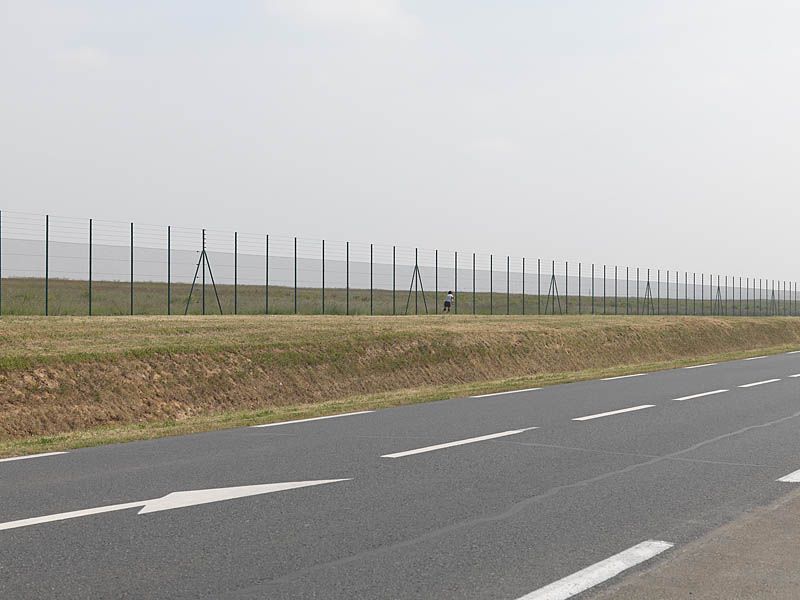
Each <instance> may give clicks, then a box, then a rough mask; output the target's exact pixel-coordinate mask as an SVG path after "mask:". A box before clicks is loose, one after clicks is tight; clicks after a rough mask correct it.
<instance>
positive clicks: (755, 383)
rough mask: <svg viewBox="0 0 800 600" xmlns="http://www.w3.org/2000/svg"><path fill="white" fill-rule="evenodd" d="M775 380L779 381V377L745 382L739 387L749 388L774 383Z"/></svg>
mask: <svg viewBox="0 0 800 600" xmlns="http://www.w3.org/2000/svg"><path fill="white" fill-rule="evenodd" d="M776 381H780V379H765V380H764V381H755V382H753V383H745V384H744V385H740V386H739V387H740V388H751V387H756V386H757V385H765V384H767V383H775V382H776Z"/></svg>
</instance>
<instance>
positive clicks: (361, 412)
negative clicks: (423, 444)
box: [252, 410, 375, 427]
mask: <svg viewBox="0 0 800 600" xmlns="http://www.w3.org/2000/svg"><path fill="white" fill-rule="evenodd" d="M371 412H375V411H374V410H360V411H358V412H350V413H342V414H339V415H328V416H327V417H311V418H310V419H297V420H295V421H278V422H277V423H264V424H263V425H253V426H252V427H277V426H278V425H291V424H292V423H307V422H309V421H322V420H323V419H338V418H339V417H352V416H353V415H365V414H367V413H371Z"/></svg>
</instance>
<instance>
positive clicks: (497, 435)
mask: <svg viewBox="0 0 800 600" xmlns="http://www.w3.org/2000/svg"><path fill="white" fill-rule="evenodd" d="M532 429H537V428H536V427H526V428H525V429H514V430H511V431H501V432H500V433H492V434H489V435H482V436H480V437H474V438H469V439H466V440H458V441H456V442H448V443H446V444H437V445H436V446H425V447H424V448H417V449H416V450H406V451H405V452H395V453H394V454H384V455H383V456H381V458H403V457H404V456H412V455H413V454H422V453H423V452H433V451H435V450H443V449H444V448H452V447H453V446H463V445H464V444H474V443H475V442H484V441H486V440H493V439H495V438H501V437H506V436H509V435H516V434H518V433H522V432H523V431H530V430H532Z"/></svg>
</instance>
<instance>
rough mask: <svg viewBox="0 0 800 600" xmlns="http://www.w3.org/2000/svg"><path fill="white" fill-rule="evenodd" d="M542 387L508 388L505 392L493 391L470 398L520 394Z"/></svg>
mask: <svg viewBox="0 0 800 600" xmlns="http://www.w3.org/2000/svg"><path fill="white" fill-rule="evenodd" d="M540 389H542V388H526V389H524V390H509V391H507V392H494V393H492V394H481V395H480V396H472V398H488V397H489V396H502V395H503V394H521V393H522V392H535V391H536V390H540Z"/></svg>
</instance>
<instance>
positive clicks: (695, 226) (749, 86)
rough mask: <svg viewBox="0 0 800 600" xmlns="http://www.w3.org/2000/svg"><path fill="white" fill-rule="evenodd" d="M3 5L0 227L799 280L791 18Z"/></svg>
mask: <svg viewBox="0 0 800 600" xmlns="http://www.w3.org/2000/svg"><path fill="white" fill-rule="evenodd" d="M0 7H1V8H0V209H16V210H25V211H30V212H36V213H44V212H52V213H55V214H60V215H65V216H78V217H89V216H93V217H95V218H107V219H114V220H120V221H127V220H134V221H141V222H146V223H164V224H167V223H171V224H174V225H187V226H194V225H199V226H207V227H213V228H224V229H231V230H233V229H238V230H240V231H247V232H254V233H260V232H265V233H266V232H269V233H272V234H291V235H299V236H307V237H314V238H321V237H326V238H328V239H339V240H344V239H352V240H358V241H375V242H381V243H389V244H391V243H398V244H403V245H415V244H417V245H420V246H425V247H439V248H442V249H458V250H463V251H467V250H473V249H477V250H487V251H488V250H492V251H494V252H496V253H498V254H506V253H511V254H514V255H526V256H529V257H536V256H541V257H544V258H549V257H555V258H560V259H569V260H571V261H572V260H574V261H577V260H583V261H586V262H589V261H595V262H608V263H619V264H639V265H642V266H653V267H661V268H678V269H681V270H683V269H688V270H705V271H706V272H710V271H715V272H717V271H722V272H723V273H725V272H727V273H736V274H741V275H748V274H755V275H757V276H758V275H763V276H766V277H782V278H786V279H790V278H800V268H798V266H797V263H798V256H799V255H800V236H799V235H798V234H799V233H800V223H798V216H800V204H799V202H798V200H800V36H799V35H798V23H800V3H798V2H796V1H794V2H792V1H785V2H780V1H770V0H760V1H752V2H745V1H740V0H716V1H714V0H687V1H684V0H668V1H661V2H657V1H648V0H615V1H612V0H606V1H600V0H585V1H578V0H517V1H502V0H498V1H496V2H489V1H486V0H484V1H480V2H478V1H471V0H458V1H455V0H439V1H433V2H432V1H430V0H429V1H422V0H418V1H417V0H408V1H403V0H372V1H369V0H252V1H248V0H227V1H226V2H218V1H211V0H208V1H205V0H204V1H199V0H193V1H191V2H190V1H185V2H179V1H173V2H166V1H164V0H158V1H156V0H146V1H145V0H139V1H137V2H118V1H107V0H106V1H100V0H97V1H87V0H72V1H69V2H67V1H61V2H57V1H44V0H42V1H39V0H0Z"/></svg>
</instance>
